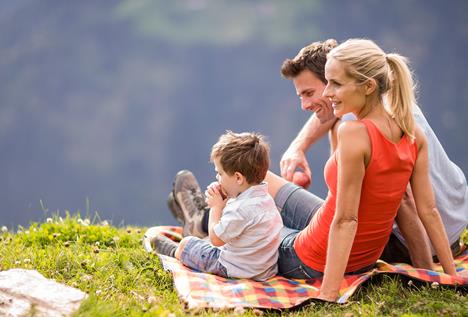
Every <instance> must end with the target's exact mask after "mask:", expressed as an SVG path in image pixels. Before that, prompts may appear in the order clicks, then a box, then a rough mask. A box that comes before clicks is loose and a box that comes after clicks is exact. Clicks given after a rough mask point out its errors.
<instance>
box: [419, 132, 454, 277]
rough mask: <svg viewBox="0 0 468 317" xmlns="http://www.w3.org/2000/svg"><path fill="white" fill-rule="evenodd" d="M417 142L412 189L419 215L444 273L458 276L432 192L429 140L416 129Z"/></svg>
mask: <svg viewBox="0 0 468 317" xmlns="http://www.w3.org/2000/svg"><path fill="white" fill-rule="evenodd" d="M416 142H417V144H418V158H417V159H416V164H415V166H414V170H413V174H412V176H411V188H412V190H413V196H414V201H415V203H416V208H417V210H418V215H419V217H420V218H421V221H422V223H423V225H424V228H426V231H427V234H428V235H429V239H430V240H431V242H432V245H433V246H434V249H435V251H436V254H437V257H438V258H439V261H440V264H441V265H442V267H443V268H444V272H445V273H447V274H450V275H456V270H455V264H454V263H453V257H452V252H451V250H450V245H449V242H448V238H447V234H446V232H445V228H444V225H443V223H442V219H441V218H440V215H439V211H438V210H437V207H436V203H435V198H434V192H433V191H432V184H431V180H430V178H429V160H428V148H427V140H426V137H425V135H424V133H422V131H421V130H420V129H419V128H417V129H416Z"/></svg>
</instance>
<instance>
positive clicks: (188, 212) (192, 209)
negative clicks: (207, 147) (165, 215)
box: [173, 170, 208, 238]
mask: <svg viewBox="0 0 468 317" xmlns="http://www.w3.org/2000/svg"><path fill="white" fill-rule="evenodd" d="M173 196H174V202H175V203H176V204H175V205H176V206H177V205H178V206H179V207H180V209H181V211H182V212H181V213H180V212H179V211H176V212H174V211H173V214H174V213H175V214H178V216H176V219H177V218H178V217H180V214H181V215H182V216H181V217H180V218H183V221H182V222H183V226H184V229H183V232H182V235H183V236H184V237H186V236H195V237H199V238H204V237H206V236H207V235H208V234H207V233H206V232H204V231H203V228H202V220H203V215H204V214H205V209H207V208H208V205H207V204H206V202H205V196H204V195H203V193H202V192H201V190H200V185H199V184H198V182H197V179H196V178H195V176H194V175H193V174H192V172H190V171H188V170H182V171H180V172H178V173H177V175H176V177H175V178H174V187H173Z"/></svg>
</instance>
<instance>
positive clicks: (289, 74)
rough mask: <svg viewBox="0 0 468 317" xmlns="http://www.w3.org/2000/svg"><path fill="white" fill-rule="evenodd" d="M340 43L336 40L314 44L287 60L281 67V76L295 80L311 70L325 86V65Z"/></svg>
mask: <svg viewBox="0 0 468 317" xmlns="http://www.w3.org/2000/svg"><path fill="white" fill-rule="evenodd" d="M337 45H338V43H337V42H336V40H334V39H329V40H326V41H324V42H314V43H312V44H309V45H307V46H306V47H304V48H302V49H301V50H300V51H299V53H298V54H297V55H296V57H294V58H293V59H289V58H288V59H286V60H285V61H284V62H283V65H282V66H281V75H283V77H285V78H287V79H294V78H295V77H296V76H297V75H299V74H300V73H301V72H302V71H303V70H304V69H308V70H310V71H311V72H312V73H313V74H315V75H316V76H317V77H318V78H319V79H320V80H321V81H322V82H323V83H324V84H326V83H327V80H326V79H325V63H326V62H327V54H328V52H330V51H331V50H332V49H333V48H334V47H336V46H337Z"/></svg>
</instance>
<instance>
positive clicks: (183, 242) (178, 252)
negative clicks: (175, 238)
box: [175, 237, 191, 260]
mask: <svg viewBox="0 0 468 317" xmlns="http://www.w3.org/2000/svg"><path fill="white" fill-rule="evenodd" d="M190 238H191V237H185V238H183V239H182V240H180V242H179V246H178V247H177V249H176V251H175V257H176V259H177V260H180V257H181V256H182V251H184V248H185V245H186V244H187V241H188V240H189V239H190Z"/></svg>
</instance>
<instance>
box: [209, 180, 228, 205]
mask: <svg viewBox="0 0 468 317" xmlns="http://www.w3.org/2000/svg"><path fill="white" fill-rule="evenodd" d="M205 196H206V203H207V204H208V207H210V208H219V209H224V207H225V206H226V202H227V197H226V195H225V194H224V192H223V190H222V188H221V185H220V184H219V183H218V182H213V183H211V184H210V185H208V187H207V189H206V191H205Z"/></svg>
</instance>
